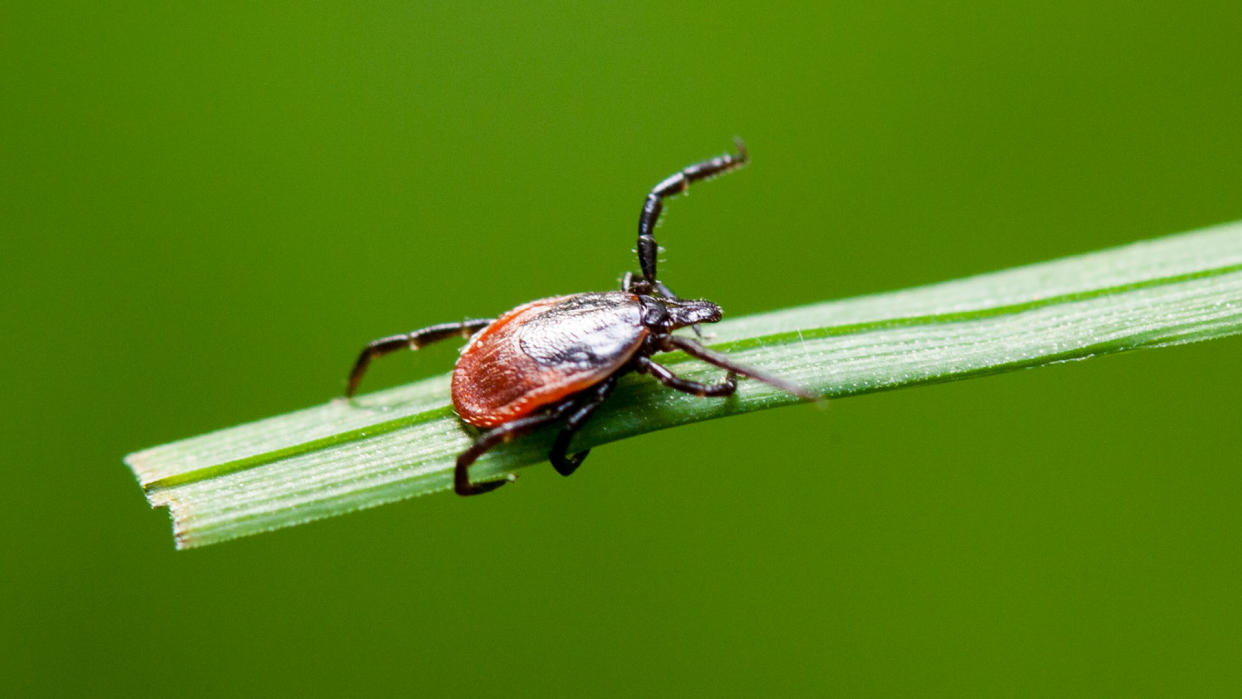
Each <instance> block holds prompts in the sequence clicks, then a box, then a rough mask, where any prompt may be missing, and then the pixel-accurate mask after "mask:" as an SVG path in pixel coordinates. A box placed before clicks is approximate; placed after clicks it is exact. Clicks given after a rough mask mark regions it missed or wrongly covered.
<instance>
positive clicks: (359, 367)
mask: <svg viewBox="0 0 1242 699" xmlns="http://www.w3.org/2000/svg"><path fill="white" fill-rule="evenodd" d="M491 322H492V319H490V318H484V319H479V320H465V321H462V322H460V323H441V324H440V325H432V326H431V327H427V328H423V329H421V330H415V331H414V332H411V333H406V334H404V335H392V336H390V337H381V338H380V339H378V340H373V341H372V342H371V343H370V344H368V345H367V346H366V347H364V348H362V353H361V354H359V355H358V360H357V361H355V362H354V368H353V370H352V371H350V372H349V385H348V386H346V388H345V397H346V398H349V397H350V396H352V395H354V393H355V392H356V391H357V390H358V384H359V383H360V382H361V381H362V375H363V374H365V373H366V371H367V365H368V364H370V363H371V360H372V359H374V358H376V357H382V356H384V355H385V354H389V353H391V352H396V351H397V350H399V349H404V348H407V347H408V348H410V349H412V350H416V349H418V348H420V347H425V346H427V345H430V344H431V343H433V342H439V341H440V340H447V339H448V338H450V337H470V336H471V335H473V334H475V333H476V332H478V331H480V330H482V329H483V328H486V327H487V326H488V325H490V324H491Z"/></svg>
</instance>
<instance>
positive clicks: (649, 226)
mask: <svg viewBox="0 0 1242 699" xmlns="http://www.w3.org/2000/svg"><path fill="white" fill-rule="evenodd" d="M733 143H734V144H735V145H737V155H730V154H727V153H726V154H725V155H720V156H717V157H715V158H712V159H711V160H705V161H703V162H701V163H695V164H694V165H691V166H690V167H687V168H685V169H683V170H682V171H681V172H678V173H676V174H674V175H671V176H669V177H666V178H665V179H664V180H662V181H661V182H660V183H659V184H657V185H656V186H655V187H652V188H651V192H650V193H649V194H647V198H646V199H645V200H643V209H642V213H640V214H639V216H638V264H639V266H640V267H642V271H643V281H644V282H646V284H647V285H648V287H649V289H651V290H657V291H662V289H661V287H662V285H661V284H660V282H659V279H658V278H657V277H656V255H657V254H658V253H659V249H660V247H659V246H658V245H657V244H656V241H655V234H654V231H655V225H656V222H657V221H659V220H660V212H662V211H663V210H664V198H665V197H669V196H672V195H674V194H680V193H682V192H684V191H686V190H687V189H689V187H690V183H692V182H697V181H699V180H704V179H707V178H709V177H713V176H715V175H719V174H722V173H725V172H728V171H730V170H733V169H736V168H739V167H741V166H743V165H745V164H746V162H747V160H748V158H747V155H746V144H745V143H742V140H741V139H740V138H735V139H733Z"/></svg>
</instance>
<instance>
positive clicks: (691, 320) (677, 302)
mask: <svg viewBox="0 0 1242 699" xmlns="http://www.w3.org/2000/svg"><path fill="white" fill-rule="evenodd" d="M639 298H640V300H641V303H642V306H643V324H644V325H646V326H647V327H649V328H651V329H652V330H658V331H663V332H669V331H672V330H676V329H677V328H684V327H687V326H690V325H696V324H698V323H715V322H718V321H719V320H720V319H721V317H722V316H723V315H724V313H723V312H722V311H721V310H720V306H717V305H716V304H714V303H712V302H711V301H702V300H683V299H670V298H665V297H662V296H661V297H657V296H641V297H639Z"/></svg>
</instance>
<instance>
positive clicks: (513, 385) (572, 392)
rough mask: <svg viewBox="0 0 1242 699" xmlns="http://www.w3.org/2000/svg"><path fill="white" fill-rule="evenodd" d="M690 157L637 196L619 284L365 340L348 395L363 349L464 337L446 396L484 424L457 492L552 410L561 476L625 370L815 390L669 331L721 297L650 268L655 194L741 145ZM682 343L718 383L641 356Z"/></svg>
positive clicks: (676, 382)
mask: <svg viewBox="0 0 1242 699" xmlns="http://www.w3.org/2000/svg"><path fill="white" fill-rule="evenodd" d="M737 146H738V154H737V155H722V156H719V157H717V158H713V159H711V160H707V161H704V162H702V163H698V164H696V165H691V166H690V167H687V168H685V169H683V170H682V171H681V172H678V173H677V174H675V175H672V176H671V177H668V178H666V179H665V180H663V181H661V182H660V183H659V184H657V185H656V186H655V188H653V189H652V190H651V193H650V194H648V195H647V198H646V200H645V201H644V202H643V208H642V213H641V214H640V216H639V222H638V261H639V267H640V268H641V270H642V276H641V277H635V276H634V275H633V274H631V273H629V272H627V273H626V274H625V277H624V279H623V280H622V282H621V290H620V291H609V292H591V293H582V294H572V295H569V296H556V297H552V298H546V299H539V300H537V301H532V302H530V303H527V304H524V305H522V306H518V307H517V308H515V309H513V310H511V311H509V312H508V313H505V314H504V315H502V316H500V317H499V318H497V319H495V320H492V319H480V320H467V321H463V322H461V323H446V324H443V325H434V326H431V327H429V328H423V329H421V330H416V331H414V332H411V333H407V334H404V335H393V336H390V337H384V338H380V339H378V340H375V341H374V342H371V343H370V344H368V345H367V346H366V347H365V348H363V350H362V353H361V354H360V355H359V356H358V360H357V361H356V362H355V363H354V368H353V371H352V372H350V376H349V386H348V388H347V389H346V396H352V395H353V394H354V392H355V391H356V390H357V388H358V384H359V382H360V381H361V380H362V375H363V373H364V372H365V371H366V368H367V365H368V364H369V363H370V361H371V360H372V359H373V358H375V357H378V356H382V355H384V354H388V353H390V352H394V351H396V350H399V349H405V348H409V349H418V348H419V347H422V346H424V345H427V344H429V343H431V342H435V341H438V340H443V339H448V338H450V337H468V338H470V341H469V342H468V343H467V344H466V346H465V348H463V349H462V352H461V357H460V358H459V359H458V360H457V365H456V367H455V368H454V369H453V382H452V395H453V407H454V408H455V409H456V411H457V414H458V416H460V417H461V419H462V420H463V421H465V422H467V423H469V424H471V425H473V426H475V427H478V428H480V429H483V430H485V431H484V432H483V433H482V434H481V435H480V436H479V437H478V439H477V440H476V441H475V443H474V444H473V445H472V446H471V447H470V448H469V449H467V450H466V451H464V452H462V454H461V455H460V456H458V458H457V467H456V470H455V471H454V477H453V488H454V490H456V491H457V493H458V494H459V495H475V494H478V493H485V492H487V491H490V490H494V489H496V488H498V487H500V486H502V485H504V484H505V483H507V482H508V481H493V482H487V483H471V482H470V479H469V477H468V470H469V467H470V465H471V464H472V463H474V461H475V460H476V459H478V458H479V456H481V455H482V454H483V453H485V452H486V451H487V450H488V449H491V448H492V447H493V446H495V445H497V444H500V443H503V442H508V441H511V440H513V439H515V438H517V437H518V436H520V435H523V434H526V433H528V432H530V431H532V430H534V429H536V428H538V427H541V426H543V425H546V424H549V423H553V422H562V423H563V427H562V428H561V432H560V434H558V435H557V438H556V441H555V442H554V443H553V446H552V451H551V453H550V454H549V455H548V460H549V461H551V462H552V465H553V466H554V467H555V468H556V470H557V471H558V472H559V473H561V474H562V475H565V476H568V475H569V474H571V473H573V472H574V470H575V469H577V468H578V466H579V465H580V464H581V463H582V460H583V459H585V458H586V455H587V452H586V451H583V452H579V453H577V454H573V455H569V454H568V453H567V452H568V448H569V442H570V440H571V439H572V437H573V435H574V433H575V432H576V431H577V430H578V429H580V428H581V427H582V425H583V424H584V423H585V422H586V421H587V419H588V418H590V416H591V414H592V413H593V412H594V411H595V409H596V408H597V407H598V406H599V405H600V404H601V403H603V402H604V400H606V399H607V398H608V395H609V394H610V393H611V392H612V389H613V387H614V386H615V385H616V383H617V379H618V378H619V377H620V376H621V375H623V374H625V373H628V372H631V371H634V372H640V373H645V374H649V375H651V376H652V377H654V378H655V379H656V380H657V381H659V382H661V383H663V384H664V385H665V386H668V387H669V388H671V389H674V390H678V391H683V392H685V393H691V394H694V395H697V396H704V397H719V396H728V395H732V394H733V392H734V391H736V390H737V377H738V376H745V377H750V378H753V379H757V380H759V381H763V382H765V383H768V384H771V385H773V386H776V387H777V388H780V389H782V390H784V391H787V392H789V393H793V394H795V395H798V396H801V397H803V398H808V399H815V398H818V396H817V395H815V394H813V393H811V392H810V391H808V390H806V389H804V388H802V387H800V386H796V385H794V384H791V383H789V382H787V381H785V380H783V379H780V378H778V377H775V376H771V375H768V374H766V373H764V372H761V371H758V370H756V369H751V368H749V367H745V366H741V365H738V364H735V363H733V362H732V361H730V360H729V358H728V357H727V356H725V355H722V354H720V353H718V352H714V351H712V350H709V349H707V348H706V347H703V346H702V345H700V344H699V343H697V342H695V341H693V340H690V339H689V338H684V337H680V336H677V335H673V334H672V332H673V331H674V330H677V329H679V328H684V327H687V326H692V327H695V329H696V330H697V325H698V324H699V323H715V322H717V321H719V320H720V318H721V315H722V314H721V310H720V307H719V306H717V305H716V304H714V303H712V302H711V301H703V300H688V299H681V298H679V297H677V296H676V295H675V294H673V292H672V291H671V290H669V288H668V287H667V286H665V285H664V284H663V283H662V282H661V281H660V280H659V279H658V278H657V276H656V252H657V250H658V246H657V245H656V242H655V238H654V237H653V235H652V231H653V229H654V228H655V223H656V220H657V219H658V218H659V216H660V212H661V210H662V209H663V200H664V198H665V197H667V196H670V195H672V194H677V193H679V192H683V191H685V190H686V188H687V187H688V186H689V184H690V183H691V182H693V181H695V180H699V179H704V178H707V177H711V176H712V175H716V174H720V173H724V172H727V171H729V170H732V169H735V168H738V167H741V166H742V165H744V164H745V163H746V160H747V158H746V149H745V146H744V145H743V144H742V142H741V141H737ZM672 350H681V351H683V352H686V353H687V354H689V355H691V356H693V357H697V358H698V359H701V360H703V361H705V362H707V363H709V364H714V365H715V366H718V367H720V368H722V369H724V370H725V371H726V374H725V377H724V379H723V380H721V381H720V382H718V383H711V384H704V383H699V382H695V381H690V380H687V379H683V378H681V377H678V376H676V375H675V374H673V373H672V372H671V371H669V370H668V369H666V368H665V367H663V366H661V365H659V364H657V363H656V362H654V361H653V360H652V359H651V356H652V355H654V354H657V353H659V352H668V351H672Z"/></svg>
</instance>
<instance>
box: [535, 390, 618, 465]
mask: <svg viewBox="0 0 1242 699" xmlns="http://www.w3.org/2000/svg"><path fill="white" fill-rule="evenodd" d="M616 385H617V377H616V375H615V374H614V375H613V376H610V377H608V378H607V379H605V380H603V381H601V382H600V383H598V384H596V385H595V386H594V387H592V388H589V389H587V390H586V391H585V392H584V394H585V395H584V396H583V397H582V398H580V399H578V401H577V403H576V404H575V408H574V411H573V412H572V413H570V415H569V418H568V419H567V420H565V427H564V428H562V429H561V433H560V434H558V435H556V442H555V443H554V444H553V445H552V451H551V452H549V454H548V461H551V462H552V467H553V468H555V469H556V472H557V473H559V474H561V475H562V476H568V475H569V474H571V473H573V472H574V471H576V470H577V469H578V467H579V466H581V465H582V461H583V459H585V458H586V457H587V454H590V453H591V450H590V449H584V450H583V451H580V452H578V453H577V454H574V455H573V456H566V455H565V452H566V451H567V450H568V449H569V441H570V440H571V439H573V437H574V433H575V432H577V431H578V430H579V429H580V428H581V427H582V425H584V424H585V423H586V421H587V418H589V417H591V413H593V412H595V409H596V408H598V407H599V406H600V404H601V403H603V402H604V401H605V400H606V399H607V398H608V394H610V393H612V389H613V387H614V386H616Z"/></svg>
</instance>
